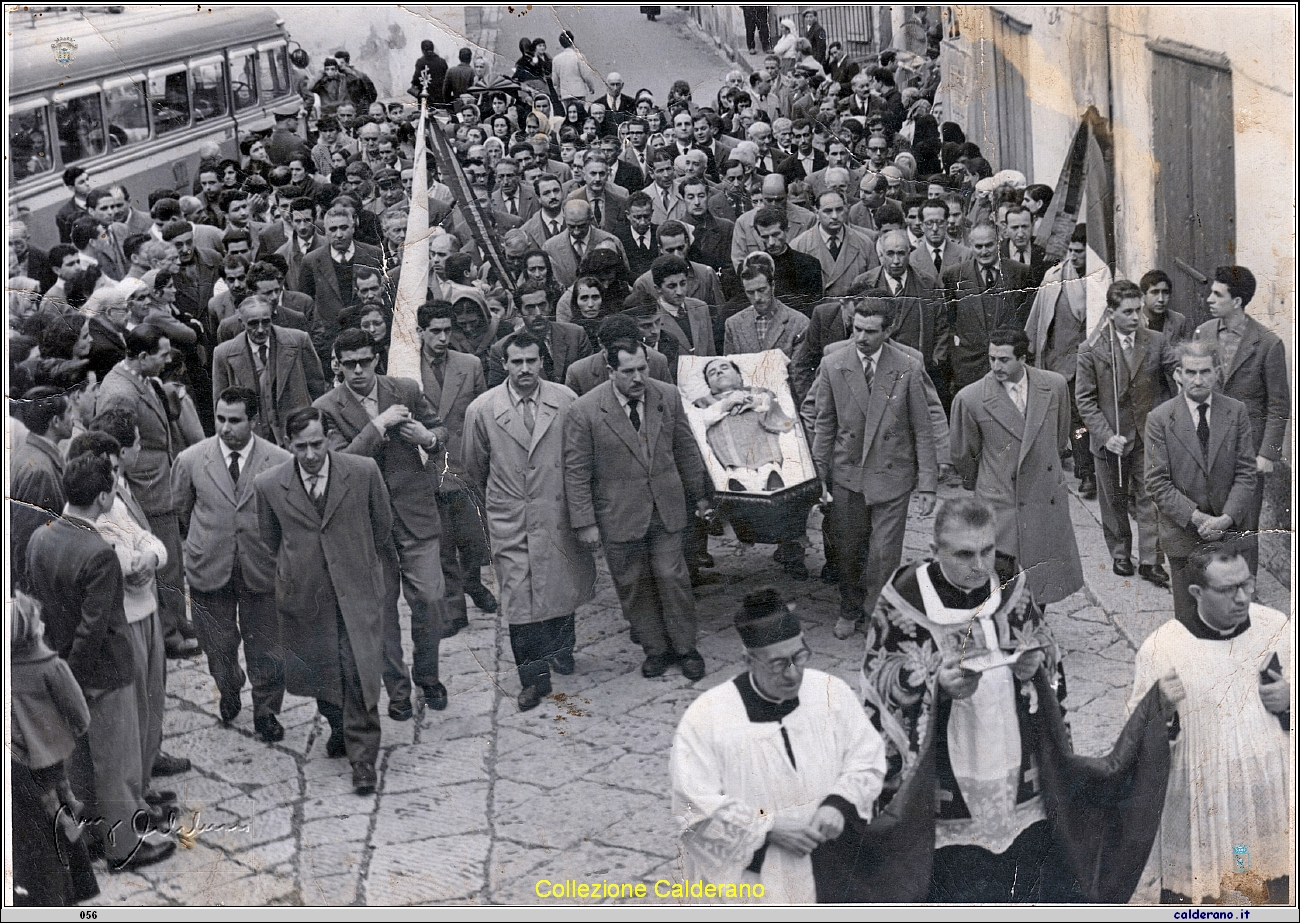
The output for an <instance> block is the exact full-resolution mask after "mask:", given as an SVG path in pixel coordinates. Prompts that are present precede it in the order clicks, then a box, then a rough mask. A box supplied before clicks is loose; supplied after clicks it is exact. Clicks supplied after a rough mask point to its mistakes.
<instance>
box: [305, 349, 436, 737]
mask: <svg viewBox="0 0 1300 923" xmlns="http://www.w3.org/2000/svg"><path fill="white" fill-rule="evenodd" d="M334 358H335V359H337V360H338V363H339V366H340V367H341V368H342V370H343V384H341V385H339V386H338V387H336V388H335V389H334V390H333V391H330V392H329V393H328V394H326V395H324V396H323V397H321V398H318V399H317V400H316V403H315V404H314V405H313V406H315V407H317V408H319V409H320V410H322V411H324V412H325V413H327V414H329V416H330V418H331V420H333V423H334V425H333V426H332V427H331V430H332V432H331V433H330V436H329V443H330V448H331V449H332V450H334V451H336V452H343V453H346V454H349V455H365V456H369V457H370V458H373V459H374V460H375V461H376V462H377V463H378V465H379V470H380V472H382V474H383V477H384V484H385V485H386V486H387V487H388V496H389V498H390V500H391V502H392V517H391V518H392V523H393V535H392V542H393V544H394V545H395V546H396V552H397V557H396V560H392V559H391V558H386V559H385V561H384V566H385V568H386V571H385V574H386V577H387V582H388V594H387V598H386V599H385V602H384V625H383V632H384V685H385V686H386V687H387V688H388V715H389V717H391V718H392V719H393V720H395V721H405V720H407V719H409V718H410V717H411V715H412V708H411V681H412V679H414V681H415V684H416V685H417V686H419V687H420V688H421V689H423V690H424V701H425V704H426V705H427V706H428V707H429V708H432V709H434V710H435V711H441V710H442V709H444V708H446V707H447V689H446V687H445V686H443V684H442V683H441V682H440V681H439V679H438V645H439V643H440V642H441V640H442V632H443V626H444V618H443V615H444V610H445V608H446V601H445V596H446V585H445V584H444V582H443V578H442V551H441V548H440V547H439V539H440V537H441V534H442V522H441V519H440V517H439V516H438V496H437V490H438V474H437V470H436V469H435V468H432V467H430V466H428V465H426V463H425V462H424V460H423V459H422V458H421V457H420V450H421V449H423V450H424V451H425V453H426V454H427V455H429V456H430V457H433V456H434V455H435V452H436V450H437V449H438V447H439V446H440V445H441V443H442V439H441V437H440V435H439V432H440V427H441V425H442V424H441V423H440V422H439V420H438V415H437V414H436V413H435V412H434V409H433V407H432V406H431V405H430V404H429V401H428V399H427V398H426V397H425V396H424V395H423V394H422V393H421V392H420V386H419V385H418V384H416V383H415V382H413V381H411V380H410V379H407V378H389V377H388V376H386V375H377V374H376V373H375V360H376V358H377V357H376V355H375V348H374V344H373V343H372V341H371V340H370V336H369V334H367V333H366V332H365V331H363V330H356V329H350V330H344V331H343V332H342V333H340V334H339V336H338V339H336V340H335V341H334ZM399 571H400V572H399ZM399 579H400V587H401V591H402V592H403V593H404V594H405V595H406V601H407V604H408V605H410V607H411V640H412V643H413V646H414V650H415V653H414V658H413V659H414V663H415V669H414V670H413V671H412V672H411V673H408V672H407V670H406V664H405V661H404V659H403V655H402V630H401V626H400V624H399V622H398V614H397V596H398V587H399Z"/></svg>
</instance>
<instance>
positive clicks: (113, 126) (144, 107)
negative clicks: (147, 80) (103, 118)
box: [104, 78, 149, 150]
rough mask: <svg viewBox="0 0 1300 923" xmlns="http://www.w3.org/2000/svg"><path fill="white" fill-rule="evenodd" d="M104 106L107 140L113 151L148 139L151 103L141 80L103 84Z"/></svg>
mask: <svg viewBox="0 0 1300 923" xmlns="http://www.w3.org/2000/svg"><path fill="white" fill-rule="evenodd" d="M104 108H105V110H107V112H108V141H109V144H110V145H112V148H113V150H117V149H118V148H119V147H125V146H126V145H128V144H137V143H139V142H141V141H145V140H148V138H149V106H148V102H147V100H146V99H145V95H144V83H143V81H141V80H132V79H129V78H128V79H126V80H121V81H112V82H106V83H105V84H104Z"/></svg>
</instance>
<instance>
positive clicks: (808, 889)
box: [671, 589, 885, 904]
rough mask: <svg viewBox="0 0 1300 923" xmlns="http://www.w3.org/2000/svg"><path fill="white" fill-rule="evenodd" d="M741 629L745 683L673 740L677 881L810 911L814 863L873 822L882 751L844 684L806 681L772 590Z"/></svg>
mask: <svg viewBox="0 0 1300 923" xmlns="http://www.w3.org/2000/svg"><path fill="white" fill-rule="evenodd" d="M736 629H737V631H739V632H740V637H741V640H742V641H743V642H744V645H745V662H746V664H747V665H748V667H749V670H748V672H745V673H742V674H740V675H739V676H737V677H735V679H733V680H731V681H730V682H727V683H723V684H722V685H720V686H717V687H715V688H713V689H710V690H709V691H708V692H706V693H704V694H703V695H702V696H700V697H699V698H698V699H696V700H695V702H694V703H693V704H692V705H691V707H690V708H688V709H687V710H686V714H685V715H683V716H682V721H681V724H680V725H679V726H678V728H677V734H676V737H675V738H674V739H673V752H672V764H671V769H672V784H673V814H674V815H675V816H676V818H677V820H678V822H679V824H680V825H681V828H682V851H681V855H682V857H683V869H682V872H683V877H684V878H685V879H686V880H688V881H693V880H696V879H703V880H704V881H706V882H713V883H724V884H726V883H742V882H749V883H751V884H758V883H761V884H762V885H763V893H762V898H763V900H764V901H766V902H772V903H793V904H800V903H813V902H815V901H816V900H817V891H816V887H815V885H814V881H813V864H812V860H811V858H810V854H811V853H812V851H813V850H814V849H815V848H816V847H817V846H819V845H821V844H822V843H824V842H827V841H830V840H834V839H836V838H837V837H839V836H840V834H841V833H842V832H843V831H844V826H845V821H846V818H848V817H851V816H852V815H853V814H854V812H856V815H857V817H860V818H861V819H862V820H864V821H865V820H870V818H871V812H872V807H873V805H874V803H875V801H876V798H877V797H878V796H879V794H880V788H881V783H882V781H883V779H884V774H885V748H884V744H883V742H882V741H881V738H880V735H879V734H878V733H877V732H876V730H875V728H874V727H872V725H871V722H870V721H868V720H867V716H866V713H865V712H864V711H863V708H862V705H861V703H860V702H859V701H858V698H857V695H856V694H855V693H854V692H853V690H852V689H851V688H850V687H849V685H848V684H847V683H845V682H844V681H843V680H841V679H838V678H836V677H834V676H830V675H828V674H826V673H822V672H821V671H819V670H810V669H806V665H807V663H808V659H809V657H810V656H811V654H812V652H811V651H810V650H809V649H808V646H807V644H806V643H805V642H804V638H803V633H802V631H801V628H800V625H799V618H798V616H797V615H796V614H795V613H794V608H793V605H792V604H791V605H787V604H786V603H785V602H784V601H783V600H782V599H781V597H780V595H779V594H778V593H777V592H776V590H773V589H764V590H759V591H757V592H754V593H751V594H750V595H749V596H747V597H745V600H744V604H743V606H742V608H741V611H740V613H739V614H737V616H736ZM755 890H757V889H755Z"/></svg>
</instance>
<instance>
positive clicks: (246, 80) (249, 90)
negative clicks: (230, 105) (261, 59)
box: [230, 50, 257, 112]
mask: <svg viewBox="0 0 1300 923" xmlns="http://www.w3.org/2000/svg"><path fill="white" fill-rule="evenodd" d="M230 75H231V86H232V87H233V89H234V91H235V111H236V112H243V111H244V110H245V109H249V108H252V107H253V106H256V105H257V52H256V51H251V50H250V51H240V52H236V53H233V54H231V56H230Z"/></svg>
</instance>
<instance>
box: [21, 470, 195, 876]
mask: <svg viewBox="0 0 1300 923" xmlns="http://www.w3.org/2000/svg"><path fill="white" fill-rule="evenodd" d="M63 490H64V494H65V496H66V497H67V503H66V505H65V507H64V508H63V510H61V512H62V514H63V515H62V516H61V517H56V518H55V519H54V520H53V521H52V522H50V523H49V524H48V525H46V526H44V527H42V528H40V529H38V530H37V531H36V533H35V534H34V535H33V536H32V539H31V542H30V543H29V545H28V547H27V574H28V578H29V585H30V588H31V593H32V596H34V597H35V598H36V600H37V601H38V602H40V604H41V617H42V620H43V621H44V623H45V642H46V644H48V645H49V647H50V648H51V649H52V650H53V651H54V653H56V654H58V655H59V656H60V657H61V658H63V659H64V660H65V661H67V664H68V666H69V667H70V668H71V669H72V675H73V677H74V678H75V679H76V680H77V683H78V685H80V686H81V691H82V694H83V695H84V696H85V699H86V705H87V706H89V709H90V728H89V731H88V733H87V734H86V736H85V737H84V738H83V739H82V741H81V742H80V744H79V746H78V750H77V752H76V753H75V754H74V756H73V757H72V759H71V761H70V766H69V769H70V772H69V776H70V778H71V779H72V780H73V784H74V786H75V789H74V790H75V791H76V792H77V793H78V795H79V796H80V797H81V798H82V799H83V800H85V801H86V802H87V804H86V807H87V813H86V814H85V816H86V817H87V818H90V819H93V821H94V822H93V823H90V824H88V826H87V829H88V830H89V831H90V833H91V835H92V836H94V837H95V838H96V839H97V840H99V841H100V842H101V843H102V844H103V847H104V853H105V855H106V857H107V858H108V862H109V868H110V869H113V870H114V871H124V870H126V869H133V868H139V867H142V866H145V865H150V864H152V863H154V862H158V861H160V860H162V859H165V858H167V857H168V856H169V855H171V854H172V853H173V852H175V850H176V843H175V841H174V840H159V839H156V838H154V837H152V836H143V835H142V832H141V830H140V827H139V826H138V825H137V824H138V822H137V821H136V817H137V815H140V816H142V817H147V816H148V814H147V811H148V805H146V804H145V802H144V800H143V797H142V793H141V791H140V788H139V786H140V779H141V778H143V777H144V773H143V771H142V768H141V765H140V757H141V747H140V724H139V713H138V705H137V701H136V696H135V688H134V678H135V660H134V653H133V650H132V643H131V638H130V635H129V629H128V627H127V622H126V610H125V608H124V607H123V602H122V600H123V583H122V579H123V578H122V567H121V565H120V564H119V563H118V560H117V554H116V553H115V552H114V551H113V548H112V546H110V545H109V544H108V542H106V541H105V540H104V539H103V538H101V537H100V535H99V533H98V532H97V531H96V529H95V520H97V519H98V518H99V517H100V516H101V515H102V514H104V513H106V512H107V511H108V510H109V509H111V508H112V506H113V503H114V496H115V494H114V490H113V469H112V466H111V463H110V462H109V460H108V459H107V458H105V457H103V456H100V455H93V454H87V455H82V456H80V457H78V458H75V459H73V460H72V461H71V462H69V464H68V467H67V470H66V471H65V472H64V476H63ZM92 796H93V797H92Z"/></svg>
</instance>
